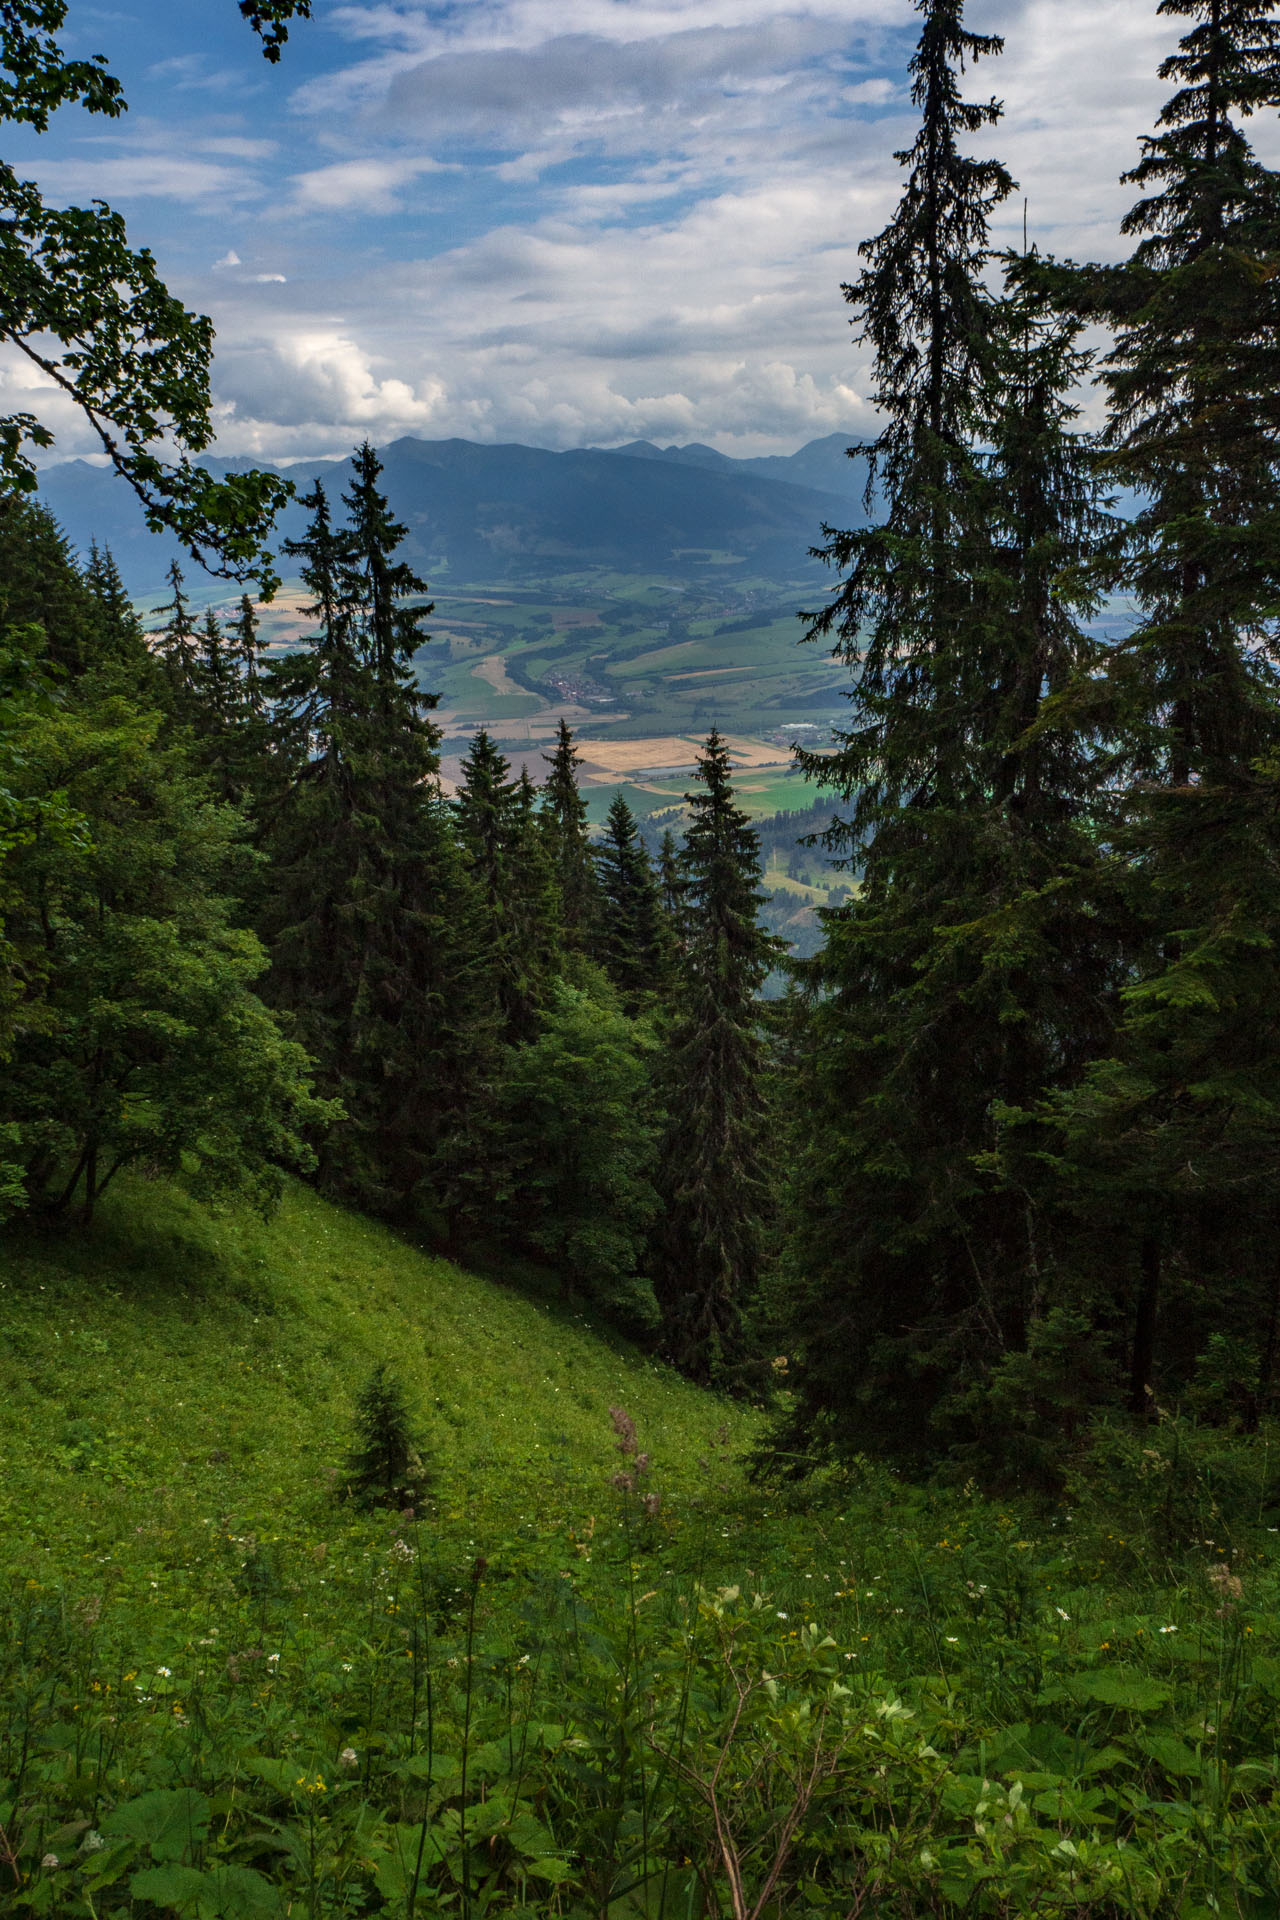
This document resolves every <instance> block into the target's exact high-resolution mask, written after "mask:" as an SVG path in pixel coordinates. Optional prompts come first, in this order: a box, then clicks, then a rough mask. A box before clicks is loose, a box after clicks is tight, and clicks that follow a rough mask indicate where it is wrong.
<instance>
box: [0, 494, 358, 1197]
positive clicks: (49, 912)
mask: <svg viewBox="0 0 1280 1920" xmlns="http://www.w3.org/2000/svg"><path fill="white" fill-rule="evenodd" d="M20 513H21V514H22V515H23V516H25V517H26V518H27V519H28V520H30V518H31V516H32V515H33V513H34V510H33V509H31V508H26V507H24V508H22V509H20ZM51 537H52V536H51V529H49V528H48V527H47V526H46V528H45V529H44V530H43V532H42V533H41V532H39V531H37V539H36V541H35V552H36V554H37V555H42V556H43V562H42V563H44V564H47V563H49V561H50V558H51V556H53V555H54V554H55V552H56V548H55V547H54V546H53V545H51V544H50V540H51ZM62 564H63V567H64V569H65V572H66V578H65V579H64V581H63V582H62V584H61V587H60V588H59V589H57V590H54V591H51V592H50V593H49V594H48V596H47V600H46V604H45V616H46V620H47V623H48V628H49V629H50V630H51V631H52V633H53V634H54V636H55V645H56V650H57V651H58V652H60V653H61V654H62V656H63V658H67V657H68V656H69V654H70V652H71V651H72V649H71V647H70V646H69V645H68V642H69V640H71V639H72V638H73V637H74V636H75V635H76V634H77V633H78V631H79V622H80V618H81V615H82V613H83V611H84V609H85V608H86V607H87V608H88V610H89V614H90V629H89V632H90V636H91V637H96V634H97V632H98V631H99V629H98V627H97V623H96V615H97V603H96V599H95V595H94V593H93V592H92V591H90V590H89V589H87V588H86V587H85V586H84V583H83V582H79V576H78V575H77V574H76V571H75V569H74V568H73V567H72V565H71V563H70V562H69V561H68V560H66V559H65V556H64V558H63V562H62ZM19 573H20V574H21V570H19ZM77 583H79V584H77ZM33 610H34V607H33ZM64 619H67V620H69V621H70V623H71V625H70V628H67V627H63V626H62V622H63V620H64ZM42 642H43V635H42V632H41V630H40V629H37V628H35V627H28V628H25V629H18V630H16V632H15V630H12V629H11V630H10V633H9V637H8V640H7V642H6V646H7V650H8V657H9V661H10V662H11V663H12V667H16V669H17V673H18V675H20V676H22V677H20V678H17V679H16V681H15V682H14V683H13V684H12V689H11V692H10V697H9V699H8V701H7V702H4V703H3V704H4V705H5V706H6V711H5V712H4V714H3V719H2V721H0V725H2V727H3V735H4V738H3V743H2V744H0V788H3V789H4V790H5V792H4V797H3V800H2V801H0V822H5V817H6V815H7V827H8V831H7V832H5V830H4V826H3V825H0V913H3V919H4V926H3V939H4V941H5V944H6V946H7V949H8V953H7V958H8V961H9V968H8V979H7V983H6V984H7V987H8V991H7V992H5V991H4V990H2V989H0V1009H3V1015H0V1018H3V1021H4V1029H5V1030H6V1031H5V1032H4V1038H5V1040H6V1042H7V1046H6V1051H7V1054H8V1059H7V1065H6V1071H5V1077H4V1083H3V1091H2V1092H0V1128H3V1129H4V1132H5V1136H6V1139H7V1141H8V1148H7V1158H8V1159H9V1162H10V1165H11V1166H16V1167H17V1168H18V1169H19V1170H20V1174H21V1185H22V1190H23V1192H24V1194H25V1196H26V1199H27V1202H28V1203H29V1204H31V1205H32V1206H35V1207H37V1208H40V1209H42V1210H45V1211H49V1212H55V1213H56V1212H61V1211H62V1210H64V1209H65V1208H67V1207H69V1206H70V1205H71V1204H72V1202H73V1201H78V1203H79V1206H80V1210H81V1212H82V1214H83V1215H84V1217H85V1218H86V1219H88V1218H89V1217H90V1216H91V1215H92V1213H93V1210H94V1207H95V1205H96V1203H97V1200H98V1198H99V1196H100V1195H101V1193H102V1192H103V1191H104V1190H105V1189H106V1188H107V1187H108V1186H109V1185H110V1183H111V1181H112V1180H113V1179H115V1177H116V1176H117V1174H118V1173H119V1172H120V1171H121V1169H123V1168H125V1167H128V1166H130V1165H134V1164H137V1163H139V1162H142V1163H144V1164H147V1165H150V1166H152V1167H155V1168H160V1169H165V1170H168V1171H171V1172H175V1173H176V1172H182V1173H184V1174H185V1175H186V1176H187V1177H188V1178H189V1179H191V1180H192V1181H193V1182H194V1183H195V1184H196V1185H197V1186H199V1187H200V1188H202V1189H203V1190H205V1191H209V1192H219V1191H221V1192H232V1191H237V1190H239V1191H247V1192H248V1193H250V1194H251V1195H252V1196H254V1197H255V1198H256V1199H257V1200H259V1201H261V1202H265V1201H268V1200H269V1199H270V1198H271V1197H272V1195H273V1193H274V1192H276V1191H277V1190H278V1188H279V1184H280V1172H279V1168H280V1165H281V1163H288V1162H289V1161H293V1162H294V1163H295V1164H306V1163H307V1160H308V1155H307V1152H306V1150H305V1148H304V1147H303V1144H302V1141H301V1138H300V1135H301V1132H302V1131H303V1130H304V1129H306V1128H308V1127H311V1126H316V1125H323V1124H324V1122H325V1121H326V1120H327V1119H328V1118H329V1110H328V1109H327V1108H326V1107H325V1106H324V1105H323V1104H322V1103H319V1102H317V1101H315V1100H314V1099H313V1098H312V1097H311V1094H310V1091H309V1087H308V1081H307V1061H306V1059H305V1056H304V1055H303V1053H302V1051H301V1049H300V1048H298V1047H297V1046H295V1045H293V1044H292V1043H289V1042H286V1041H285V1040H283V1039H282V1038H281V1035H280V1033H279V1031H278V1029H277V1028H276V1026H275V1024H274V1023H273V1021H272V1020H271V1018H270V1016H269V1015H268V1013H267V1011H266V1009H265V1008H264V1007H263V1005H262V1003H261V1002H260V1001H259V1000H258V999H257V998H256V997H255V996H254V994H253V992H252V991H251V986H252V983H253V981H254V980H255V979H256V977H257V976H258V975H259V974H261V972H262V971H263V968H264V965H265V957H264V955H263V954H262V951H261V949H260V947H259V946H258V943H257V941H256V940H255V939H254V937H253V935H252V934H250V933H247V932H245V931H243V930H241V929H238V928H237V927H236V925H235V922H234V918H233V916H232V914H231V911H230V905H229V899H230V896H232V895H233V894H234V892H235V891H236V889H237V886H238V882H239V879H240V877H241V876H242V875H243V874H244V872H245V870H246V865H247V861H248V855H247V853H246V851H245V849H244V847H243V845H242V842H241V837H240V836H241V828H240V823H239V822H238V820H237V818H236V816H235V815H234V814H233V813H232V812H231V811H230V810H228V809H226V808H222V807H219V806H217V805H215V804H213V803H212V800H211V797H210V795H209V793H208V790H207V788H206V787H205V785H204V783H203V782H202V781H201V780H200V779H199V778H198V777H197V776H196V775H195V774H194V773H193V772H192V770H191V768H190V766H189V764H188V762H187V760H186V757H185V753H184V750H183V747H182V745H181V744H180V742H177V741H170V742H167V743H166V742H164V741H163V739H162V720H161V716H160V715H159V714H158V713H155V712H148V711H146V710H145V709H142V708H139V707H138V706H137V705H136V704H134V703H133V702H131V701H130V700H129V699H128V698H127V697H126V696H125V694H124V693H123V692H122V691H121V677H120V669H121V659H120V656H119V655H117V654H114V653H111V652H109V651H108V653H107V655H106V661H105V665H104V666H103V667H102V668H100V669H97V668H91V667H87V666H86V667H85V668H84V669H83V670H82V671H80V672H79V673H78V674H77V675H76V676H75V677H74V678H73V679H72V680H71V682H70V684H69V685H66V686H65V687H64V686H63V685H60V683H59V681H58V680H57V679H56V678H55V677H53V676H52V675H51V674H49V673H48V671H47V670H45V671H44V672H43V674H42V667H41V661H42V657H43V655H42ZM11 670H12V669H11ZM6 842H7V844H6ZM6 1001H7V1003H8V1004H7V1006H6V1004H5V1003H6ZM4 1016H7V1017H4Z"/></svg>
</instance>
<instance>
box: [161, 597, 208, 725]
mask: <svg viewBox="0 0 1280 1920" xmlns="http://www.w3.org/2000/svg"><path fill="white" fill-rule="evenodd" d="M168 580H169V585H170V587H171V588H172V590H173V598H172V600H169V601H166V603H165V604H164V606H162V607H161V608H160V609H159V611H160V612H161V613H162V614H164V615H166V616H167V617H166V619H165V623H164V626H163V627H162V628H161V630H160V633H159V635H158V638H157V643H156V650H157V653H158V655H159V658H160V663H161V668H162V673H163V686H164V698H165V705H166V707H167V708H168V711H169V712H170V714H171V715H172V716H173V718H174V720H175V721H176V722H177V724H178V725H179V726H188V725H190V724H191V722H192V721H193V720H194V718H195V715H196V711H197V708H198V704H199V659H200V638H199V634H198V633H197V630H196V623H195V618H194V616H193V614H192V611H191V602H190V600H189V599H188V598H187V596H186V593H185V592H184V591H183V589H184V586H185V584H186V583H185V580H184V577H183V572H182V568H181V567H180V566H179V565H178V563H177V561H176V560H172V561H170V563H169V573H168Z"/></svg>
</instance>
